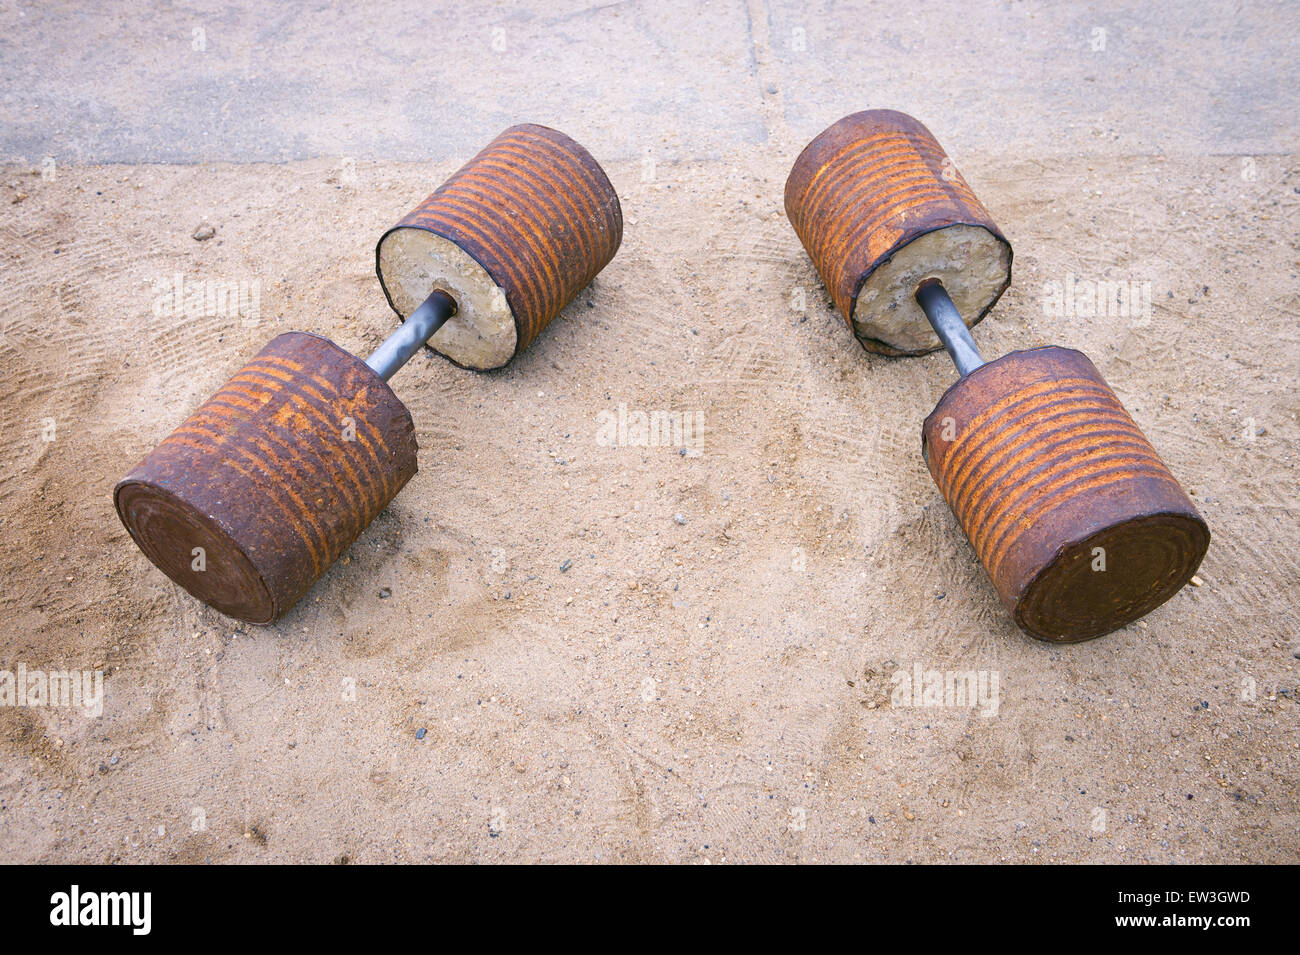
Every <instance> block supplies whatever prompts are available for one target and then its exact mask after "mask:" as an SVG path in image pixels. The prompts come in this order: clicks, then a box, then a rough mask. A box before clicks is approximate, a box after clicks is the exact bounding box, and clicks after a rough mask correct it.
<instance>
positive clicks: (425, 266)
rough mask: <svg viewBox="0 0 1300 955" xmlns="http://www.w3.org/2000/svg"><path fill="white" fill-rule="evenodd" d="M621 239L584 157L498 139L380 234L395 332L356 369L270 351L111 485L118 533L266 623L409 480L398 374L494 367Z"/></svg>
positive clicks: (302, 350) (527, 131) (549, 133)
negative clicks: (431, 359) (437, 362)
mask: <svg viewBox="0 0 1300 955" xmlns="http://www.w3.org/2000/svg"><path fill="white" fill-rule="evenodd" d="M622 237H623V217H622V212H621V210H620V209H619V203H618V196H617V195H616V194H615V192H614V188H613V186H611V185H610V182H609V179H608V178H607V177H606V176H605V173H604V171H603V170H602V169H601V168H600V166H599V165H598V164H597V163H596V161H595V160H594V159H593V158H592V157H591V155H590V154H589V153H588V152H587V151H586V150H585V149H583V148H582V146H580V145H578V144H577V143H576V142H574V141H573V140H572V139H570V138H569V137H567V136H565V135H564V134H562V133H559V132H556V131H555V130H553V129H548V128H546V127H544V126H533V125H523V126H513V127H511V128H510V129H507V130H506V131H505V132H503V133H502V134H501V135H500V136H498V137H497V138H496V139H494V140H493V141H492V142H491V143H489V144H488V146H487V147H486V148H484V149H483V151H482V152H480V153H479V154H478V155H477V156H475V157H474V158H473V159H471V160H470V161H469V162H468V163H466V164H465V165H464V166H462V167H461V168H460V169H459V170H458V171H457V172H456V173H455V174H454V175H453V176H452V177H451V178H450V179H448V180H447V181H446V182H445V183H444V184H443V185H442V186H440V187H439V188H438V190H437V191H436V192H434V193H433V194H432V195H431V196H429V197H428V198H427V199H425V200H424V201H423V202H422V203H420V205H419V206H417V207H416V208H415V210H414V211H412V212H411V213H410V214H409V215H407V216H406V217H405V218H404V219H402V220H401V221H400V222H399V223H397V225H395V226H394V227H393V228H392V229H390V230H388V231H387V232H386V233H384V235H383V237H382V238H380V240H379V244H378V246H377V248H376V253H375V259H376V271H377V272H378V274H379V281H380V284H381V285H382V287H383V289H384V294H385V295H386V296H387V298H388V302H389V304H390V305H391V306H392V307H393V310H394V311H396V312H397V314H398V316H399V318H401V319H402V325H401V326H400V327H399V328H398V330H397V331H396V332H394V333H393V335H392V336H391V337H390V338H389V339H388V340H387V341H385V342H384V343H383V344H382V345H380V346H379V348H378V350H376V351H375V353H374V354H373V355H371V356H370V357H369V358H368V359H366V360H365V361H362V360H361V359H359V358H357V357H355V356H353V355H351V354H349V353H348V352H346V351H344V350H343V349H342V348H340V347H338V346H337V345H335V344H334V343H333V342H330V341H329V340H327V339H325V338H321V337H319V336H317V335H311V334H307V333H305V332H289V333H287V334H284V335H281V336H279V337H278V338H276V339H274V340H273V341H272V342H271V343H270V344H268V345H267V346H266V347H265V348H263V349H262V351H261V352H259V353H258V354H257V355H256V356H255V357H254V358H253V360H252V361H251V362H249V363H248V364H247V365H245V366H244V367H243V368H242V369H241V370H240V371H239V373H238V374H237V375H235V377H233V378H232V379H230V381H228V382H227V383H226V384H225V385H223V386H222V388H221V389H220V390H219V391H218V392H217V393H216V394H215V395H213V396H212V397H211V398H210V399H209V400H208V401H207V402H205V403H204V404H203V405H201V406H200V407H199V408H198V410H197V411H195V412H194V413H193V414H192V415H190V417H189V418H187V419H186V420H185V422H184V423H183V424H182V425H181V426H180V427H179V428H177V429H176V430H175V431H174V432H173V433H172V434H171V435H170V436H169V437H167V438H166V439H165V440H164V441H163V442H162V443H161V444H159V445H158V446H157V447H156V448H155V449H154V450H153V451H151V452H150V453H149V454H148V455H147V456H146V457H145V458H144V460H142V461H141V462H140V463H139V464H137V465H136V466H135V468H134V469H132V471H131V473H130V474H128V475H127V476H126V477H125V478H123V479H122V480H121V481H120V482H119V483H118V485H117V488H116V491H115V493H114V499H115V503H116V506H117V512H118V515H119V516H120V517H121V519H122V523H123V524H125V525H126V529H127V530H128V531H129V532H130V534H131V537H132V539H133V540H134V541H135V542H136V543H137V544H138V545H139V546H140V549H141V550H142V551H144V553H145V555H146V556H147V557H148V558H149V560H151V561H152V562H153V563H154V564H155V565H156V566H157V567H158V569H159V570H161V571H162V572H163V573H164V574H166V575H167V576H168V577H170V578H171V579H172V580H174V581H175V582H176V583H178V584H180V585H181V586H182V587H184V588H185V589H186V590H187V591H189V592H190V593H191V594H192V595H194V596H195V597H197V598H198V599H199V600H202V601H203V602H204V603H207V604H210V605H211V606H213V607H215V608H216V609H217V610H219V611H221V612H222V613H225V614H228V615H229V616H231V617H236V618H238V619H240V620H246V621H248V622H250V623H261V624H265V623H271V622H272V621H274V620H275V619H276V618H277V617H279V616H280V615H281V614H283V613H284V612H285V611H286V610H288V609H289V608H290V607H292V606H293V605H294V604H295V603H296V602H297V601H298V600H299V599H300V598H301V597H302V596H303V594H305V593H306V592H307V590H308V588H310V587H311V585H312V584H313V583H314V582H315V581H316V580H317V579H318V578H319V577H320V576H321V575H322V574H323V573H325V571H326V570H327V569H328V568H329V567H330V565H331V564H333V563H334V561H335V560H337V559H338V558H339V556H340V555H341V554H342V553H343V551H345V550H346V549H347V548H348V546H349V545H350V544H351V543H352V542H353V541H354V540H356V538H357V537H358V535H360V533H361V532H362V530H364V529H365V527H366V526H367V525H368V524H369V523H370V522H371V521H372V520H374V519H375V517H376V516H377V515H378V514H379V512H380V511H382V510H383V509H384V508H385V507H386V506H387V505H388V502H389V501H391V500H392V499H393V497H394V496H395V495H396V494H397V492H398V491H399V490H401V488H402V486H403V485H405V484H406V482H407V481H408V480H410V479H411V477H412V475H414V474H415V471H416V442H415V428H414V425H413V424H412V422H411V415H410V413H409V412H408V411H407V409H406V407H405V405H403V404H402V402H401V401H399V400H398V398H397V396H396V395H395V394H393V391H392V389H391V388H389V386H388V383H387V382H388V379H389V378H390V377H391V376H392V375H393V374H394V373H395V372H396V371H397V369H398V368H400V367H401V366H402V365H403V364H404V363H405V362H406V361H407V360H408V359H409V358H410V357H411V356H412V355H414V354H415V353H416V352H417V351H419V350H420V347H421V346H422V345H427V346H428V347H430V348H432V349H433V350H435V351H437V352H439V353H441V354H443V355H445V356H446V357H447V358H449V359H451V360H452V361H454V362H456V363H457V364H459V365H462V366H465V367H468V368H475V369H488V368H498V367H500V366H502V365H504V364H506V362H508V361H509V360H510V359H511V358H512V357H513V356H514V355H515V354H516V353H517V352H518V351H519V350H520V349H522V348H524V347H525V346H527V345H528V343H529V342H531V341H532V340H533V339H534V338H535V337H536V336H537V334H538V333H539V332H540V331H541V330H542V329H543V328H545V327H546V325H547V323H548V322H550V321H551V319H553V318H554V317H555V316H556V315H557V314H558V313H559V312H560V310H561V309H563V308H564V306H565V305H567V304H568V303H569V302H570V301H571V300H572V299H573V298H574V296H576V295H577V294H578V292H579V291H580V290H581V289H582V288H583V287H584V286H586V285H587V284H588V283H589V282H590V281H591V280H592V279H593V278H595V276H596V274H597V273H598V272H599V271H600V270H601V269H603V268H604V267H605V265H606V264H607V263H608V262H609V261H610V259H612V258H613V257H614V253H615V252H616V251H617V250H618V247H619V243H620V242H621V240H622Z"/></svg>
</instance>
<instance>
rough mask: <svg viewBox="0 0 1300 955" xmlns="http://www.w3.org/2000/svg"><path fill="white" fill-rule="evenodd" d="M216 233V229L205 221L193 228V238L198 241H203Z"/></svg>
mask: <svg viewBox="0 0 1300 955" xmlns="http://www.w3.org/2000/svg"><path fill="white" fill-rule="evenodd" d="M216 234H217V230H216V229H214V228H213V227H212V226H210V225H208V224H207V223H206V222H205V223H204V224H203V225H201V226H199V227H198V228H197V229H195V230H194V238H195V239H196V240H198V241H199V242H204V241H206V240H208V239H210V238H212V237H213V236H214V235H216Z"/></svg>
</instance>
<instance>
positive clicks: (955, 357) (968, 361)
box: [916, 282, 984, 378]
mask: <svg viewBox="0 0 1300 955" xmlns="http://www.w3.org/2000/svg"><path fill="white" fill-rule="evenodd" d="M916 302H917V304H918V305H920V306H921V310H922V311H923V312H925V317H926V318H928V319H929V320H930V327H931V328H933V329H934V330H935V333H936V334H938V336H939V341H941V342H943V347H944V348H945V349H946V350H947V352H948V357H949V358H951V359H952V363H953V364H954V365H956V366H957V374H959V375H961V376H962V377H963V378H965V377H966V376H967V375H969V374H970V373H971V372H972V371H974V370H975V369H976V368H978V367H979V366H980V365H982V364H984V359H983V358H981V357H980V350H979V349H978V348H976V347H975V339H973V338H971V336H970V329H969V328H967V327H966V323H965V322H964V321H962V317H961V312H959V311H957V306H956V305H954V304H953V303H952V299H951V298H949V297H948V290H947V289H946V288H944V287H943V283H941V282H926V283H925V284H924V285H922V286H921V287H920V288H918V289H917V290H916Z"/></svg>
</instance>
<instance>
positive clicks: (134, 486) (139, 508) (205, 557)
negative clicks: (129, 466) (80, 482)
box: [113, 475, 280, 624]
mask: <svg viewBox="0 0 1300 955" xmlns="http://www.w3.org/2000/svg"><path fill="white" fill-rule="evenodd" d="M113 502H114V505H115V506H116V508H117V514H118V517H120V518H121V520H122V524H123V525H124V526H125V527H126V530H127V533H129V534H130V535H131V539H132V540H133V541H135V543H136V545H137V546H138V547H139V548H140V550H142V551H143V552H144V555H145V556H146V557H148V558H149V560H150V562H152V563H153V565H154V566H155V567H157V568H158V569H159V570H161V571H162V572H163V573H164V574H166V575H167V576H168V577H169V578H171V579H172V580H173V581H175V582H176V583H177V584H179V585H180V586H181V587H183V588H184V589H185V590H186V591H187V592H188V593H189V594H191V595H192V596H194V597H196V598H197V599H199V600H201V601H203V602H204V603H206V604H208V605H210V606H212V607H214V608H216V609H217V610H219V611H220V612H221V613H223V614H225V615H226V616H228V617H234V618H235V619H236V620H243V621H245V622H246V623H254V624H269V623H272V622H273V621H274V620H275V619H276V618H277V617H278V616H279V615H280V611H279V608H278V607H277V606H276V603H275V599H274V597H273V596H272V594H271V591H270V588H268V587H267V584H266V581H265V580H264V579H263V578H262V575H261V574H260V573H258V571H257V569H256V568H255V567H254V566H253V563H252V561H251V560H249V558H248V555H247V554H246V553H244V550H243V548H241V547H240V546H239V544H238V543H236V541H235V539H234V538H233V537H231V536H230V535H229V534H227V533H226V532H225V531H223V530H222V529H221V527H220V525H219V524H218V523H217V522H216V521H215V520H213V519H212V518H210V517H208V516H207V515H205V514H204V513H203V512H202V511H200V510H198V509H197V508H195V507H193V506H192V505H190V504H188V503H186V502H185V501H184V500H183V499H182V498H181V497H180V496H178V495H177V494H176V493H175V492H173V491H171V490H170V489H168V488H166V487H163V486H161V485H159V484H156V483H154V482H151V481H148V480H143V479H141V478H139V477H137V476H135V475H128V476H127V477H125V478H123V479H122V480H121V481H120V482H118V485H117V487H116V488H115V489H114V491H113ZM199 549H201V555H200V554H199V553H197V551H199ZM196 562H197V563H196ZM198 568H201V569H198Z"/></svg>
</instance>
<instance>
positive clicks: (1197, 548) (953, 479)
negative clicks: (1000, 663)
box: [921, 346, 1210, 642]
mask: <svg viewBox="0 0 1300 955" xmlns="http://www.w3.org/2000/svg"><path fill="white" fill-rule="evenodd" d="M921 440H922V448H923V451H924V454H925V460H926V463H927V465H928V466H929V469H930V474H931V476H932V477H933V478H934V482H935V484H937V485H938V487H939V490H940V492H941V493H942V494H943V497H944V499H945V500H946V501H947V502H948V504H949V506H950V507H951V508H952V510H953V513H954V514H956V516H957V520H958V521H959V522H960V524H961V526H962V529H963V530H965V532H966V537H967V539H968V540H969V541H970V543H971V546H972V547H973V548H974V550H975V553H976V555H977V556H978V557H979V560H980V562H981V563H982V564H983V565H984V568H985V569H986V570H987V571H988V574H989V577H990V578H991V579H992V581H993V586H994V587H995V588H996V589H997V592H998V594H999V596H1000V597H1001V599H1002V602H1003V604H1005V605H1006V607H1007V609H1008V610H1009V611H1010V612H1011V614H1012V616H1013V617H1014V618H1015V621H1016V623H1017V624H1018V625H1019V626H1020V627H1021V628H1022V629H1023V630H1025V631H1026V632H1027V633H1030V634H1032V635H1033V636H1035V637H1039V638H1041V639H1044V640H1051V641H1059V642H1073V641H1078V640H1087V639H1091V638H1092V637H1098V636H1101V635H1102V634H1105V633H1109V632H1111V631H1113V630H1117V629H1119V628H1120V627H1122V626H1124V625H1125V624H1128V623H1131V622H1132V621H1134V620H1136V619H1138V618H1139V617H1142V616H1143V615H1145V614H1147V613H1149V612H1150V611H1152V610H1154V609H1155V608H1156V607H1158V606H1160V604H1162V603H1164V602H1165V601H1166V600H1168V599H1169V598H1170V597H1172V596H1173V595H1174V594H1176V593H1177V592H1178V591H1179V590H1180V589H1182V587H1183V586H1184V585H1185V584H1186V583H1187V582H1188V581H1189V580H1190V579H1191V577H1192V575H1193V574H1194V573H1195V572H1196V569H1197V567H1198V566H1199V565H1200V562H1201V558H1202V557H1204V556H1205V551H1206V548H1207V547H1208V546H1209V541H1210V532H1209V528H1208V527H1207V526H1206V524H1205V521H1204V520H1203V519H1202V518H1201V515H1200V514H1199V513H1197V511H1196V508H1195V507H1194V506H1193V505H1192V502H1191V500H1190V498H1189V497H1188V496H1187V494H1186V493H1185V492H1184V491H1183V489H1182V487H1181V486H1180V485H1179V484H1178V482H1177V481H1176V480H1175V479H1174V476H1173V475H1172V474H1171V473H1170V472H1169V469H1168V468H1167V467H1166V466H1165V464H1164V462H1163V461H1162V460H1161V459H1160V457H1159V455H1158V454H1157V453H1156V451H1155V449H1154V448H1153V447H1152V446H1151V443H1150V442H1149V441H1147V439H1146V437H1145V436H1144V435H1143V434H1142V432H1141V430H1139V428H1138V426H1137V425H1136V424H1135V423H1134V421H1133V419H1132V418H1131V417H1130V416H1129V414H1128V412H1127V411H1125V410H1124V407H1123V405H1121V404H1120V402H1119V399H1118V398H1116V397H1115V394H1114V392H1112V391H1111V389H1110V387H1109V386H1108V385H1107V384H1106V382H1105V380H1104V379H1103V378H1102V377H1101V375H1100V373H1099V372H1098V371H1097V369H1096V368H1095V367H1094V366H1093V364H1092V362H1091V361H1089V360H1088V358H1087V357H1086V356H1085V355H1083V354H1082V353H1080V352H1077V351H1074V350H1073V349H1069V348H1058V347H1054V346H1049V347H1045V348H1035V349H1030V350H1027V351H1017V352H1011V353H1010V354H1007V355H1004V356H1003V357H1001V358H999V359H997V360H996V361H992V362H990V363H988V364H987V365H984V366H982V367H980V368H977V369H976V370H975V371H973V372H972V373H971V374H969V375H967V376H966V377H965V378H963V379H961V380H960V381H958V382H957V383H956V384H954V385H953V386H952V387H951V388H949V389H948V391H947V392H946V393H945V394H944V396H943V397H942V398H941V399H940V401H939V403H938V405H937V406H936V407H935V409H934V411H933V412H931V413H930V416H929V417H928V418H926V419H925V424H924V426H923V428H922V438H921Z"/></svg>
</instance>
